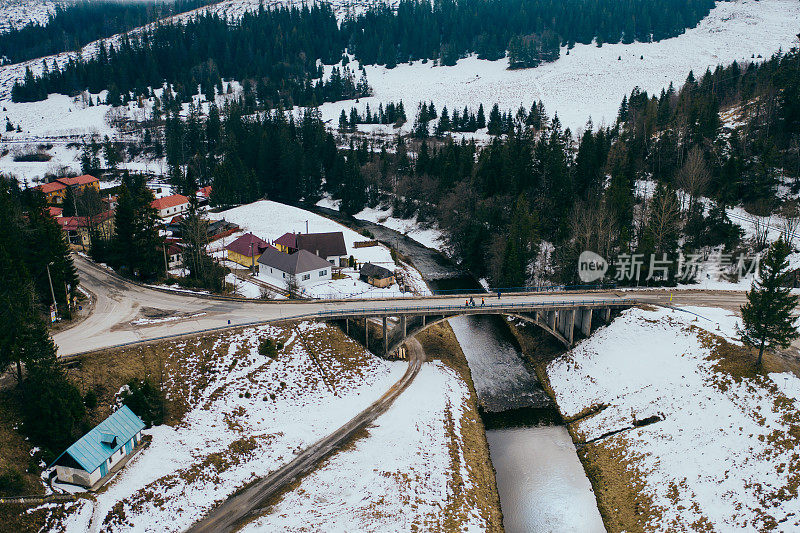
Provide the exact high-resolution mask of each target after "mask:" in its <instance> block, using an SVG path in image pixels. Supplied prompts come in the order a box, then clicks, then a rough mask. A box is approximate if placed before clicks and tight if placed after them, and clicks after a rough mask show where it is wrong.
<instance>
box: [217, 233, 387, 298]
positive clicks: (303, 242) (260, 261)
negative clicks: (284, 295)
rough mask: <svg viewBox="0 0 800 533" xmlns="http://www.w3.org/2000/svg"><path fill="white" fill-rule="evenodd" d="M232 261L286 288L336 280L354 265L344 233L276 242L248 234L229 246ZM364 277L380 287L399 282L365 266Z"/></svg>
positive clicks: (302, 235) (298, 235) (300, 235)
mask: <svg viewBox="0 0 800 533" xmlns="http://www.w3.org/2000/svg"><path fill="white" fill-rule="evenodd" d="M225 251H226V255H227V258H228V260H229V261H232V262H234V263H238V264H239V265H242V266H243V267H246V268H249V269H250V270H251V271H252V272H253V273H254V274H255V275H256V276H257V277H258V278H259V279H261V280H263V281H264V282H266V283H269V284H270V285H273V286H277V287H280V288H284V287H287V286H289V285H290V283H293V284H294V285H295V286H296V287H298V288H302V287H304V286H307V285H310V284H312V283H315V282H319V281H325V280H331V279H333V273H334V270H339V269H342V268H345V267H348V266H353V267H354V266H355V265H354V264H351V261H350V259H349V258H348V255H347V246H346V245H345V242H344V235H343V234H342V232H341V231H333V232H327V233H285V234H283V235H281V236H280V237H278V238H277V239H275V240H274V241H273V242H272V243H269V242H267V241H265V240H264V239H261V238H259V237H257V236H256V235H253V234H252V233H245V234H244V235H242V236H241V237H239V238H238V239H236V240H234V241H233V242H231V243H230V244H228V245H227V246H226V247H225ZM360 276H361V278H362V279H363V280H364V281H367V282H368V283H370V284H372V285H374V286H376V287H387V286H389V285H392V284H393V283H394V282H395V276H394V272H392V271H391V270H388V269H386V268H383V267H380V266H378V265H373V264H371V263H365V264H364V265H362V266H361V271H360Z"/></svg>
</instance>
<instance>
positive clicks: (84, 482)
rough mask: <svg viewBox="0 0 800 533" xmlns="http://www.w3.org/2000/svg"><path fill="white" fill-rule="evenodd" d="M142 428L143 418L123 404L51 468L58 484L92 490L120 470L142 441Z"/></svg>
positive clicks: (143, 426) (70, 448)
mask: <svg viewBox="0 0 800 533" xmlns="http://www.w3.org/2000/svg"><path fill="white" fill-rule="evenodd" d="M144 428H145V424H144V422H142V419H141V418H139V417H138V416H136V415H135V414H134V413H133V411H131V410H130V408H129V407H128V406H127V405H123V406H122V407H121V408H119V409H118V410H117V411H115V412H114V413H113V414H112V415H111V416H109V417H108V418H106V419H105V420H103V421H102V422H100V423H99V424H98V425H97V426H95V427H94V429H92V430H91V431H89V433H87V434H86V435H84V436H83V437H81V438H80V439H78V440H77V441H76V442H75V443H74V444H73V445H72V446H70V447H69V448H67V450H66V451H65V452H64V453H62V454H61V455H59V456H58V458H57V459H56V460H55V461H53V464H52V465H50V466H53V465H55V467H56V474H57V476H58V480H59V481H61V482H63V483H72V484H74V485H81V486H83V487H86V488H89V489H92V490H95V489H97V488H98V487H100V486H101V485H102V484H103V483H105V481H107V480H108V478H110V476H109V474H112V473H114V472H116V471H117V470H119V468H122V466H123V465H124V464H125V463H124V462H122V460H123V459H125V458H126V457H127V456H129V455H131V454H132V453H133V452H134V449H135V448H136V446H137V445H138V444H139V443H140V442H141V440H142V430H143V429H144ZM121 462H122V463H121ZM120 463H121V464H120ZM115 467H116V468H115Z"/></svg>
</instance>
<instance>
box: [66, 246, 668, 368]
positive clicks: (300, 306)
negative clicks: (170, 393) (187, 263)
mask: <svg viewBox="0 0 800 533" xmlns="http://www.w3.org/2000/svg"><path fill="white" fill-rule="evenodd" d="M75 266H76V267H77V269H78V274H79V276H80V281H81V285H82V286H83V287H84V288H85V289H87V290H88V291H90V292H91V293H93V294H94V296H95V297H96V303H95V308H94V310H93V312H92V314H91V315H90V316H89V317H88V318H87V319H86V320H84V321H82V322H80V323H79V324H77V325H76V326H75V327H73V328H70V329H67V330H65V331H61V332H58V333H56V334H55V335H54V336H53V340H54V341H55V343H56V346H57V347H58V353H59V355H60V356H64V355H70V354H76V353H81V352H86V351H92V350H98V349H102V348H108V347H112V346H119V345H122V344H127V343H135V342H142V341H148V340H155V339H160V338H163V337H170V336H178V335H186V334H192V333H197V332H202V331H206V330H211V329H220V328H226V327H236V326H243V325H252V324H260V323H265V322H270V321H276V320H281V319H289V318H302V317H309V316H316V315H317V314H319V313H354V314H358V315H361V314H363V313H365V312H366V313H372V314H373V315H380V314H385V313H391V312H392V311H394V312H398V313H402V312H408V313H413V312H415V311H416V312H418V311H420V310H423V311H424V310H425V309H428V310H430V309H432V308H438V307H443V306H452V307H461V306H463V305H464V297H463V296H452V297H441V296H430V297H417V298H409V299H398V300H346V301H325V300H299V301H272V302H266V301H257V300H256V301H238V300H214V299H209V298H201V297H196V296H191V295H188V294H180V293H173V292H162V291H158V290H155V289H151V288H148V287H142V286H140V285H137V284H135V283H132V282H130V281H127V280H124V279H122V278H120V277H118V276H116V275H114V274H113V273H111V272H109V271H108V270H106V269H104V268H102V267H100V266H98V265H96V264H94V263H92V262H91V261H89V260H87V259H85V258H83V257H80V256H76V257H75ZM633 296H635V297H636V298H639V299H641V300H642V301H663V299H664V297H663V294H660V295H659V294H656V293H645V292H641V293H635V294H633ZM627 297H630V295H628V296H627ZM624 298H626V295H625V293H622V292H618V291H611V292H605V293H574V292H570V293H559V294H554V293H534V294H520V295H504V296H503V297H502V298H501V299H499V300H498V299H497V298H495V297H490V296H488V295H487V296H486V302H487V305H491V306H504V307H507V308H511V307H513V306H515V305H516V306H519V305H523V304H525V305H527V304H538V305H543V304H547V303H549V302H553V301H561V302H565V303H569V302H582V301H587V300H594V301H602V302H607V303H610V304H613V303H620V302H621V300H623V299H624ZM148 317H150V318H148Z"/></svg>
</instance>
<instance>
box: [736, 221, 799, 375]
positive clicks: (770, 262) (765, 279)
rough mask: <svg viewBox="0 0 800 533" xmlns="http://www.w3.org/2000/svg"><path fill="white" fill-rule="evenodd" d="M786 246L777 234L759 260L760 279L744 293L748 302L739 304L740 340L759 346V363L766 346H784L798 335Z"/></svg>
mask: <svg viewBox="0 0 800 533" xmlns="http://www.w3.org/2000/svg"><path fill="white" fill-rule="evenodd" d="M788 255H789V246H788V245H787V244H786V242H785V241H784V240H783V238H782V237H781V238H779V239H778V240H777V241H775V242H774V243H773V244H772V245H771V246H770V247H769V250H767V253H766V256H765V257H764V259H763V260H762V261H761V265H760V273H759V279H758V280H756V281H755V282H754V283H753V287H752V288H751V289H750V291H749V292H748V293H747V303H746V304H744V305H743V306H742V307H741V311H742V326H741V327H739V328H738V333H739V335H740V337H741V340H742V342H743V343H744V344H746V345H747V346H750V347H752V348H758V359H757V360H756V366H757V367H761V358H762V356H763V354H764V350H765V349H770V350H771V349H773V348H786V347H787V346H789V344H791V342H792V341H793V340H794V339H796V338H797V337H798V332H797V327H796V326H795V318H794V316H792V313H793V311H794V308H795V307H796V306H797V296H794V295H793V294H792V292H791V289H790V288H789V287H787V279H786V278H787V272H786V269H787V267H788V265H789V262H788V260H787V256H788Z"/></svg>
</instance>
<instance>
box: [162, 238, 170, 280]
mask: <svg viewBox="0 0 800 533" xmlns="http://www.w3.org/2000/svg"><path fill="white" fill-rule="evenodd" d="M161 249H162V250H164V273H165V274H166V275H167V276H169V262H167V241H164V245H163V246H162V247H161Z"/></svg>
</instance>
